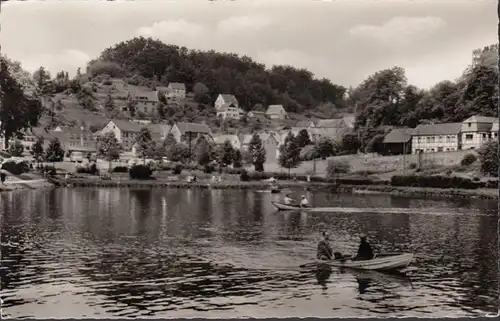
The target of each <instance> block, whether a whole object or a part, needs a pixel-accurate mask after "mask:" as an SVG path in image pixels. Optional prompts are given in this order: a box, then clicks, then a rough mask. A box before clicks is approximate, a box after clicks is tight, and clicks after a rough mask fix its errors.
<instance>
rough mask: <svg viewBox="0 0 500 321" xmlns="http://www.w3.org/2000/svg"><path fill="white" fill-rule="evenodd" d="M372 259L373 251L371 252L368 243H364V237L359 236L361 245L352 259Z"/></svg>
mask: <svg viewBox="0 0 500 321" xmlns="http://www.w3.org/2000/svg"><path fill="white" fill-rule="evenodd" d="M373 257H374V255H373V250H372V247H371V245H370V243H368V242H367V241H366V236H361V243H360V244H359V248H358V254H357V255H356V257H355V258H354V259H355V260H371V259H373Z"/></svg>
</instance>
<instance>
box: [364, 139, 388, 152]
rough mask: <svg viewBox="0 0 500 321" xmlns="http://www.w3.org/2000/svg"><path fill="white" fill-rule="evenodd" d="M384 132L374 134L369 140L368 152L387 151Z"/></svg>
mask: <svg viewBox="0 0 500 321" xmlns="http://www.w3.org/2000/svg"><path fill="white" fill-rule="evenodd" d="M384 138H385V135H384V134H377V135H375V136H373V138H372V139H370V140H369V141H368V144H367V145H366V152H368V153H378V154H381V155H383V154H384V152H385V149H384Z"/></svg>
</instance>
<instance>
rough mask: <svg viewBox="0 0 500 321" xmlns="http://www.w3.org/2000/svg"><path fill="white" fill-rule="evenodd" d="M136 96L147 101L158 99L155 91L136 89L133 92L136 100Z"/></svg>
mask: <svg viewBox="0 0 500 321" xmlns="http://www.w3.org/2000/svg"><path fill="white" fill-rule="evenodd" d="M137 97H145V98H146V99H147V100H149V101H158V92H157V91H138V92H135V93H134V94H133V98H134V99H136V100H137Z"/></svg>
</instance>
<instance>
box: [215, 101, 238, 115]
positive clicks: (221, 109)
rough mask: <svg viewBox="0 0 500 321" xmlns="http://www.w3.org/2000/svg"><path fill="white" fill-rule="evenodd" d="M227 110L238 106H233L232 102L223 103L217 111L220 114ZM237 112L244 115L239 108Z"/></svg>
mask: <svg viewBox="0 0 500 321" xmlns="http://www.w3.org/2000/svg"><path fill="white" fill-rule="evenodd" d="M229 108H238V105H237V104H235V103H234V102H230V103H224V104H223V105H222V106H221V108H220V109H219V110H218V111H219V112H221V111H227V110H228V109H229ZM238 111H239V112H240V113H244V111H243V109H241V108H238Z"/></svg>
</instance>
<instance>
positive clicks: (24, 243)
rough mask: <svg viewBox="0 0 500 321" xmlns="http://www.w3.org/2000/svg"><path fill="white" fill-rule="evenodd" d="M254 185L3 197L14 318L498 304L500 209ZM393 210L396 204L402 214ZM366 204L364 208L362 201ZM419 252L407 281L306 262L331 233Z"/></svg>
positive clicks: (415, 312)
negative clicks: (282, 197)
mask: <svg viewBox="0 0 500 321" xmlns="http://www.w3.org/2000/svg"><path fill="white" fill-rule="evenodd" d="M309 196H310V198H311V199H312V200H313V203H314V204H315V205H317V206H331V207H345V208H349V209H350V210H347V211H346V212H338V211H336V212H335V213H309V214H306V213H283V212H276V211H275V210H274V209H273V207H272V205H271V204H270V200H272V199H277V198H278V197H279V196H276V195H270V194H265V193H254V192H251V191H221V190H213V191H210V190H167V189H157V190H118V189H57V190H50V191H23V192H15V193H3V194H1V195H0V218H1V238H2V239H1V241H2V266H1V276H2V299H3V310H4V313H7V314H9V315H10V316H13V317H17V318H27V317H120V316H123V317H137V316H141V317H148V316H151V317H157V318H159V317H161V318H163V317H194V316H201V317H235V316H255V317H273V316H281V317H286V316H323V317H331V316H381V315H382V316H385V315H387V314H389V315H392V316H439V315H441V316H465V315H472V316H477V315H480V316H482V315H484V314H485V311H496V310H497V306H498V305H497V298H498V291H497V288H498V287H497V282H498V269H497V260H498V241H497V231H496V224H497V218H498V216H497V210H496V208H497V205H496V202H487V201H460V202H459V203H456V202H455V203H453V202H449V201H448V202H444V201H443V202H438V201H428V200H411V199H408V198H396V197H390V196H384V195H331V194H325V193H319V192H318V193H314V194H310V195H309ZM384 208H391V211H390V213H387V211H384V210H382V209H384ZM359 209H365V210H359ZM325 228H327V229H329V230H330V231H332V233H333V237H332V243H333V246H334V249H335V250H338V251H340V252H346V253H349V252H354V251H355V249H356V246H357V242H358V236H359V234H361V233H365V234H368V236H369V239H370V240H371V242H372V243H373V245H374V246H375V247H376V248H377V249H378V250H380V251H384V252H385V251H390V252H392V251H411V252H414V253H415V254H416V259H415V262H414V263H413V264H412V267H411V268H410V269H409V270H408V271H407V275H406V276H399V275H398V276H396V275H387V274H381V273H375V272H363V273H361V272H353V271H339V270H335V269H333V270H322V269H318V270H306V269H300V268H299V266H300V265H302V264H304V263H307V262H311V261H312V260H313V259H314V256H315V246H316V242H317V241H318V238H319V231H321V230H323V229H325Z"/></svg>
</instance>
